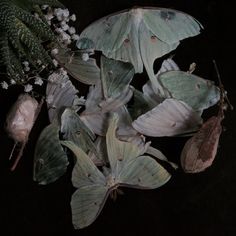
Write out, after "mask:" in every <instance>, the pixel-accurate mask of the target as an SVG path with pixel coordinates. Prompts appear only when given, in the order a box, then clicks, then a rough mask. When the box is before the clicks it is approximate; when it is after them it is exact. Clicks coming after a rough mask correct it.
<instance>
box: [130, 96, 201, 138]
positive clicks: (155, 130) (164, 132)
mask: <svg viewBox="0 0 236 236" xmlns="http://www.w3.org/2000/svg"><path fill="white" fill-rule="evenodd" d="M201 123H202V119H201V117H200V115H199V113H198V112H195V111H194V110H193V109H192V108H191V107H190V106H189V105H188V104H186V103H184V102H182V101H179V100H176V99H173V98H169V99H165V100H164V101H163V102H162V103H161V104H159V105H157V106H156V107H154V108H153V109H152V110H150V111H148V112H147V113H145V114H143V115H141V116H139V117H138V118H137V119H136V120H134V121H133V123H132V125H133V127H134V128H135V129H136V130H137V131H138V132H140V133H141V134H144V135H147V136H152V137H162V136H175V135H184V134H187V133H190V132H194V131H196V130H198V129H199V127H200V125H201Z"/></svg>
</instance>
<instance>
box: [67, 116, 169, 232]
mask: <svg viewBox="0 0 236 236" xmlns="http://www.w3.org/2000/svg"><path fill="white" fill-rule="evenodd" d="M117 122H118V116H117V115H115V116H113V117H112V118H111V121H110V125H109V128H108V131H107V134H106V148H107V156H108V160H109V164H110V168H109V169H107V168H106V171H105V172H104V173H102V172H101V171H100V170H99V169H98V168H97V167H96V166H95V165H94V163H93V162H92V161H91V159H90V158H89V157H88V156H87V154H86V153H85V152H83V151H82V149H80V148H79V147H78V146H76V145H75V144H73V143H72V142H63V145H65V146H66V147H68V148H69V149H71V150H72V152H73V153H74V154H75V155H76V157H77V162H76V164H75V167H74V169H73V173H72V183H73V185H74V186H75V187H76V188H77V190H76V192H75V193H74V194H73V196H72V200H71V208H72V221H73V225H74V227H75V228H77V229H80V228H84V227H86V226H89V225H90V224H91V223H93V221H94V220H95V219H96V218H97V216H98V215H99V213H100V212H101V210H102V208H103V206H104V204H105V201H106V199H107V197H108V195H109V194H110V193H111V192H113V191H114V190H115V189H117V188H118V187H120V186H127V187H132V188H141V189H155V188H158V187H160V186H162V185H163V184H165V183H166V182H167V181H168V180H169V179H170V174H169V173H168V172H167V171H166V170H165V169H164V168H163V167H162V166H161V165H160V164H158V163H157V162H156V161H155V160H154V159H153V158H151V157H149V156H144V155H143V154H144V152H145V149H143V148H142V149H141V148H139V147H138V146H136V145H135V144H132V143H129V142H123V141H120V140H118V139H117V138H116V129H117Z"/></svg>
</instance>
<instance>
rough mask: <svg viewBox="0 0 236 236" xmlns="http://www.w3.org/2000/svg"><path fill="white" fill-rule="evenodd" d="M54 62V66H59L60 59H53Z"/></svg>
mask: <svg viewBox="0 0 236 236" xmlns="http://www.w3.org/2000/svg"><path fill="white" fill-rule="evenodd" d="M52 63H53V65H54V66H56V67H57V66H58V61H57V60H56V59H53V60H52Z"/></svg>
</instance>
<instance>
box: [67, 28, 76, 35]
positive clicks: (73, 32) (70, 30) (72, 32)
mask: <svg viewBox="0 0 236 236" xmlns="http://www.w3.org/2000/svg"><path fill="white" fill-rule="evenodd" d="M68 32H69V33H70V34H75V32H76V31H75V27H70V28H69V29H68Z"/></svg>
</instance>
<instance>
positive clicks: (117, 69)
mask: <svg viewBox="0 0 236 236" xmlns="http://www.w3.org/2000/svg"><path fill="white" fill-rule="evenodd" d="M133 76H134V68H133V66H132V64H130V63H126V62H122V61H116V60H113V59H109V58H106V57H104V56H101V80H102V88H103V95H104V97H105V98H106V99H107V98H109V97H117V96H118V95H120V94H121V93H122V92H123V91H125V90H127V89H128V88H129V84H130V82H131V80H132V78H133Z"/></svg>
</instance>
